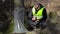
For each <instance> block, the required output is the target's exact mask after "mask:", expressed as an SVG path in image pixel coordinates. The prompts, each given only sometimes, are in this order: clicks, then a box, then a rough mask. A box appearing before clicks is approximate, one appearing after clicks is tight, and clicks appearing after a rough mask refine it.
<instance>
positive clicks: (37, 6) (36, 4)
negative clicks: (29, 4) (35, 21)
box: [34, 2, 40, 10]
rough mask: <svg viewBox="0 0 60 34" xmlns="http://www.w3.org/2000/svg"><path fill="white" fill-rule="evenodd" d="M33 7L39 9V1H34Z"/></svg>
mask: <svg viewBox="0 0 60 34" xmlns="http://www.w3.org/2000/svg"><path fill="white" fill-rule="evenodd" d="M34 7H35V8H36V10H38V9H40V3H38V2H36V3H35V4H34Z"/></svg>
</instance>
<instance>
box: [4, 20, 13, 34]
mask: <svg viewBox="0 0 60 34" xmlns="http://www.w3.org/2000/svg"><path fill="white" fill-rule="evenodd" d="M13 31H14V19H12V20H11V22H10V25H9V28H8V30H7V31H6V32H5V34H12V32H13Z"/></svg>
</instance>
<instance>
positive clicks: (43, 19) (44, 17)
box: [28, 6, 47, 22]
mask: <svg viewBox="0 0 60 34" xmlns="http://www.w3.org/2000/svg"><path fill="white" fill-rule="evenodd" d="M42 7H43V6H41V8H42ZM41 8H40V9H41ZM36 11H38V10H36ZM35 13H37V12H35ZM32 17H33V14H32V9H31V11H30V12H29V13H28V18H29V19H30V20H31V19H32ZM46 19H47V13H46V9H45V8H44V10H43V18H41V19H40V22H41V21H45V20H46Z"/></svg>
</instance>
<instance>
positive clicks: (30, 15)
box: [28, 11, 33, 19]
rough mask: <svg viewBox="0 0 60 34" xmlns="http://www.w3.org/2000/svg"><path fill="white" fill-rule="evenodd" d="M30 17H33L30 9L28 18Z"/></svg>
mask: <svg viewBox="0 0 60 34" xmlns="http://www.w3.org/2000/svg"><path fill="white" fill-rule="evenodd" d="M32 17H33V15H32V11H30V12H29V13H28V18H29V19H32Z"/></svg>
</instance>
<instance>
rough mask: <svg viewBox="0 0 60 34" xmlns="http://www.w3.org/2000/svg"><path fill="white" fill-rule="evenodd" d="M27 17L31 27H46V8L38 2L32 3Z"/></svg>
mask: <svg viewBox="0 0 60 34" xmlns="http://www.w3.org/2000/svg"><path fill="white" fill-rule="evenodd" d="M28 18H29V24H30V26H31V27H32V28H39V27H41V29H44V28H46V19H47V13H46V9H45V8H44V7H43V6H42V5H41V4H40V3H39V2H36V3H35V4H34V6H33V8H32V10H31V11H30V12H29V13H28Z"/></svg>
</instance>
